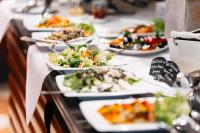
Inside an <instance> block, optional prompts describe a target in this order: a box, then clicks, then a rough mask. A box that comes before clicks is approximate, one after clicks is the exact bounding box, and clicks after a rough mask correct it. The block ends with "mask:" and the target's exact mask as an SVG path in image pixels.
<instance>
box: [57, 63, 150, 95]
mask: <svg viewBox="0 0 200 133" xmlns="http://www.w3.org/2000/svg"><path fill="white" fill-rule="evenodd" d="M56 83H57V86H58V88H59V89H60V90H61V91H63V92H66V93H64V95H65V96H66V97H87V98H88V97H89V98H90V97H113V96H127V95H133V94H145V93H148V92H149V90H148V88H151V87H152V86H151V85H149V84H147V83H145V82H143V80H142V79H140V78H138V77H137V76H135V75H134V74H133V73H130V72H127V71H125V70H123V69H120V68H108V67H107V68H96V69H87V70H81V71H74V72H71V73H67V74H65V75H59V76H56ZM141 87H143V88H146V89H141Z"/></svg>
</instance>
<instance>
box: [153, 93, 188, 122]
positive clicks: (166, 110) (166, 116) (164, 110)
mask: <svg viewBox="0 0 200 133" xmlns="http://www.w3.org/2000/svg"><path fill="white" fill-rule="evenodd" d="M154 106H155V108H154V111H155V115H156V119H157V120H158V121H163V122H165V123H167V124H169V125H172V121H173V120H174V119H175V118H177V117H179V116H181V115H188V114H189V113H190V106H189V104H188V102H187V100H186V98H185V97H184V96H182V95H180V94H179V93H177V94H176V96H175V97H164V98H163V99H162V100H159V94H158V95H157V99H156V102H155V103H154Z"/></svg>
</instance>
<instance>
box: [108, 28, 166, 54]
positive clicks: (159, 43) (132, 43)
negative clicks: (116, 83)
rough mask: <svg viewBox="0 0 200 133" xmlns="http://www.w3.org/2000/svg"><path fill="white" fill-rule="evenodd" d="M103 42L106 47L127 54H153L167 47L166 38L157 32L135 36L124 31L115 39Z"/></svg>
mask: <svg viewBox="0 0 200 133" xmlns="http://www.w3.org/2000/svg"><path fill="white" fill-rule="evenodd" d="M105 43H106V44H105V45H107V49H109V50H111V51H115V52H118V53H122V54H129V55H145V54H154V53H158V52H161V51H164V50H166V49H167V48H168V44H167V39H166V38H165V37H163V36H161V35H160V34H159V33H157V34H156V35H154V36H136V35H132V33H131V32H129V31H124V32H123V33H122V34H121V35H120V36H118V37H117V38H116V39H113V40H109V41H107V42H105Z"/></svg>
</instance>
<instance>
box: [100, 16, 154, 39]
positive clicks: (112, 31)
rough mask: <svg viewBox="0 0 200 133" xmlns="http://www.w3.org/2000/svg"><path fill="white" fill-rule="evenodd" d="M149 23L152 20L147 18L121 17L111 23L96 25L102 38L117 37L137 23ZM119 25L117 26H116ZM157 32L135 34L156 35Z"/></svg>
mask: <svg viewBox="0 0 200 133" xmlns="http://www.w3.org/2000/svg"><path fill="white" fill-rule="evenodd" d="M141 24H144V25H149V24H152V22H151V21H147V20H139V19H120V20H118V21H116V22H113V23H111V24H107V25H104V26H98V25H97V26H96V29H97V30H96V31H97V35H98V36H99V37H101V38H116V37H118V36H119V34H120V32H121V31H122V30H123V29H125V28H128V27H133V26H137V25H141ZM116 27H117V28H116ZM155 34H156V33H155V32H152V33H144V34H139V33H137V34H135V35H139V36H147V35H155Z"/></svg>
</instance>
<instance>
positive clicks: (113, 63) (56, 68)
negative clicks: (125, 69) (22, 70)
mask: <svg viewBox="0 0 200 133" xmlns="http://www.w3.org/2000/svg"><path fill="white" fill-rule="evenodd" d="M45 60H46V62H47V65H48V66H49V67H50V68H51V69H53V70H57V71H61V70H64V71H73V70H86V69H90V68H102V67H116V65H119V66H123V65H124V64H120V63H119V59H118V58H117V56H114V57H113V59H112V60H110V61H109V62H108V66H97V67H85V68H64V67H62V66H57V65H54V64H53V63H51V62H50V61H49V56H48V54H46V56H45ZM109 65H110V66H109ZM113 65H114V66H113Z"/></svg>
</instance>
